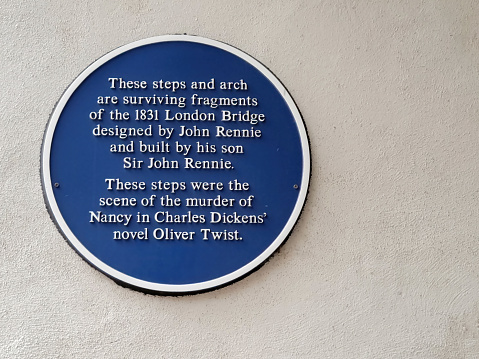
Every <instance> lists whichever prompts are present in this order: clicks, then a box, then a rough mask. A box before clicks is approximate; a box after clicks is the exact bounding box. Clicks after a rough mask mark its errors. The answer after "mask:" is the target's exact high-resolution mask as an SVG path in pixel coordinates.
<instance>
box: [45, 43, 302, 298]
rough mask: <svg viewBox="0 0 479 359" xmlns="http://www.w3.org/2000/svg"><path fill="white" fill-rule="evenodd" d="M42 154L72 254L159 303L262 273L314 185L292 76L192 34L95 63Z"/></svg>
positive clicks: (66, 101) (51, 199)
mask: <svg viewBox="0 0 479 359" xmlns="http://www.w3.org/2000/svg"><path fill="white" fill-rule="evenodd" d="M42 150H43V151H42V166H41V168H42V181H43V188H44V193H45V199H46V202H47V205H48V208H49V211H50V213H51V215H52V218H53V219H54V221H55V222H56V224H57V226H58V227H59V229H60V231H61V232H62V234H63V235H64V236H65V238H66V239H67V241H68V242H69V243H70V245H71V246H72V247H73V248H74V249H75V250H76V251H77V252H78V253H79V254H80V255H81V256H82V257H83V258H84V259H85V260H86V261H87V262H88V263H90V264H91V265H92V266H94V267H95V268H97V269H98V270H100V271H101V272H103V273H105V274H106V275H107V276H109V277H110V278H112V279H114V280H115V281H116V282H118V283H119V284H121V285H125V286H129V287H132V288H134V289H137V290H141V291H145V292H150V293H162V294H185V293H195V292H202V291H206V290H211V289H215V288H218V287H221V286H224V285H227V284H229V283H231V282H234V281H236V280H238V279H240V278H242V277H244V276H245V275H247V274H249V273H251V272H252V271H253V270H255V269H257V268H258V267H259V266H260V265H261V264H262V263H264V262H265V261H266V260H267V259H268V257H269V256H271V255H272V254H273V253H274V251H275V250H276V249H278V247H279V246H280V245H281V244H282V243H283V242H284V241H285V240H286V238H287V236H288V235H289V233H290V232H291V230H292V228H293V226H294V224H295V223H296V221H297V219H298V217H299V215H300V212H301V209H302V207H303V204H304V202H305V199H306V193H307V190H308V184H309V176H310V152H309V145H308V140H307V135H306V131H305V128H304V124H303V121H302V119H301V116H300V113H299V111H298V109H297V108H296V106H295V104H294V102H293V100H292V98H291V97H290V95H289V94H288V92H287V91H286V89H285V88H284V87H283V85H282V84H281V83H280V82H279V80H278V79H277V78H276V77H275V76H274V75H273V74H272V73H271V72H270V71H269V70H268V69H266V68H265V67H264V66H263V65H262V64H260V63H259V62H258V61H256V60H255V59H253V58H252V57H250V56H249V55H247V54H245V53H244V52H242V51H240V50H238V49H236V48H234V47H231V46H229V45H226V44H224V43H221V42H217V41H213V40H209V39H205V38H201V37H195V36H187V35H169V36H160V37H154V38H149V39H145V40H141V41H137V42H134V43H131V44H129V45H125V46H123V47H120V48H118V49H116V50H114V51H112V52H110V53H108V54H106V55H105V56H103V57H102V58H100V59H99V60H97V61H95V62H94V63H93V64H92V65H90V66H89V67H88V68H87V69H86V70H85V71H83V72H82V73H81V74H80V76H78V78H77V79H76V80H75V81H74V82H73V83H72V84H71V85H70V86H69V87H68V89H67V90H66V91H65V93H64V94H63V96H62V97H61V99H60V100H59V102H58V104H57V106H56V107H55V109H54V111H53V114H52V116H51V119H50V122H49V123H48V125H47V128H46V131H45V137H44V142H43V149H42Z"/></svg>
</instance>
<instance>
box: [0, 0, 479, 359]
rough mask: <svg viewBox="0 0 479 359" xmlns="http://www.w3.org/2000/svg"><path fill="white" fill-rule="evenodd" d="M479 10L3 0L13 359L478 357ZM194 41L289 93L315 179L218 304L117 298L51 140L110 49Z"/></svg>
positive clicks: (198, 299) (8, 354) (0, 78)
mask: <svg viewBox="0 0 479 359" xmlns="http://www.w3.org/2000/svg"><path fill="white" fill-rule="evenodd" d="M478 23H479V8H478V6H477V2H476V1H473V0H471V1H467V0H462V1H450V0H437V1H398V2H396V1H394V2H393V1H353V0H351V1H346V0H341V1H337V0H324V1H297V0H287V1H250V0H244V1H241V2H240V1H237V2H233V1H228V2H226V1H219V0H217V1H215V0H209V1H206V0H205V1H187V0H181V1H150V2H147V1H130V0H129V1H111V2H106V3H96V2H92V1H75V2H73V1H72V2H65V1H60V0H58V1H54V0H50V1H44V2H40V1H38V2H33V1H32V2H20V1H10V2H3V3H2V4H1V5H0V33H1V34H2V35H1V40H0V41H1V45H2V46H1V47H0V59H1V62H0V63H1V69H0V84H1V86H2V90H1V92H0V94H1V95H0V121H1V126H2V127H1V131H0V180H1V186H0V196H1V197H0V198H1V208H2V209H1V212H0V327H1V328H2V330H0V357H2V358H47V357H48V358H57V357H58V358H154V357H158V358H160V357H161V358H292V357H301V358H338V359H339V358H341V359H344V358H355V359H358V358H364V359H366V358H368V359H369V358H477V357H478V353H479V260H478V253H479V220H478V214H479V210H478V199H479V178H478V176H479V141H478V134H479V118H478V112H479V103H478V100H477V94H478V89H479V76H478V75H479V39H478V31H479V30H478V29H479V28H478V26H477V25H478ZM172 33H188V34H192V35H201V36H205V37H210V38H212V39H216V40H220V41H224V42H227V43H229V44H231V45H233V46H236V47H239V48H241V49H242V50H244V51H246V52H247V53H249V54H250V55H252V56H253V57H255V58H257V59H258V60H259V61H261V62H262V63H263V64H265V65H266V66H267V67H269V68H270V69H271V70H272V71H273V72H274V73H275V74H276V76H278V77H279V78H280V79H281V80H282V81H283V83H284V84H285V86H286V87H287V88H288V90H289V91H290V93H291V95H292V96H293V98H294V99H295V101H296V102H297V104H298V107H299V108H300V110H301V112H302V114H303V116H304V120H305V123H306V126H307V128H308V131H309V135H310V141H311V148H312V163H313V175H312V182H311V189H310V193H309V197H308V201H307V204H306V207H305V209H304V212H303V215H302V217H301V219H300V221H299V223H298V225H297V226H296V228H295V230H294V232H293V234H292V236H291V237H290V239H289V240H288V242H287V243H286V245H285V246H284V247H282V249H281V251H280V253H278V254H276V255H275V256H274V257H273V258H272V259H271V260H270V261H269V262H268V263H267V264H266V265H265V266H264V267H262V268H261V269H260V270H259V271H257V272H255V273H253V274H252V275H250V276H249V277H247V278H246V279H244V280H242V281H240V282H238V283H236V284H233V285H231V286H229V287H226V288H223V289H220V290H218V291H214V292H210V293H206V294H201V295H196V296H185V297H179V298H174V297H155V296H150V295H144V294H141V293H137V292H134V291H131V290H129V289H124V288H122V287H119V286H117V285H116V284H115V283H114V282H112V281H111V280H109V279H108V278H106V277H105V276H104V275H102V274H101V273H99V272H98V271H96V270H94V269H92V268H91V267H90V266H88V265H87V264H86V263H85V262H84V261H83V260H82V259H81V258H80V257H79V256H78V255H77V254H76V253H75V252H74V251H73V250H72V249H71V248H70V247H69V246H68V245H67V244H66V242H65V241H64V239H63V238H62V236H61V235H60V233H59V232H58V231H57V229H56V227H55V226H54V224H53V222H52V221H51V219H50V217H49V215H48V213H47V211H46V209H45V205H44V202H43V197H42V190H41V184H40V175H39V162H40V147H41V141H42V136H43V131H44V129H45V126H46V124H47V121H48V118H49V115H50V112H51V111H52V109H53V107H54V105H55V103H56V101H57V100H58V99H59V98H60V96H61V94H62V92H63V91H64V90H65V88H66V87H67V86H68V85H69V84H70V83H71V82H72V81H73V79H74V78H75V77H76V76H77V75H78V74H79V73H80V72H81V71H82V70H83V69H84V68H85V67H86V66H87V65H89V64H90V63H91V62H93V61H94V60H95V59H97V58H98V57H100V56H101V55H103V54H105V53H106V52H108V51H110V50H112V49H114V48H116V47H118V46H121V45H124V44H126V43H129V42H131V41H134V40H138V39H142V38H145V37H150V36H155V35H162V34H172Z"/></svg>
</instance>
